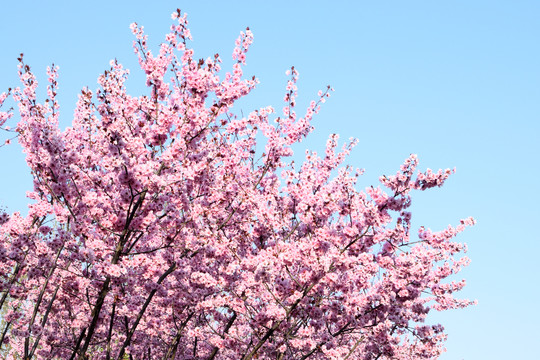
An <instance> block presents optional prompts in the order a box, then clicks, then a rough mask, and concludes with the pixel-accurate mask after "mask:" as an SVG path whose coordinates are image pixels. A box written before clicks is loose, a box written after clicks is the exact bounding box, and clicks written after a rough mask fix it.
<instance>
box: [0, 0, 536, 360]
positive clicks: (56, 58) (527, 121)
mask: <svg viewBox="0 0 540 360" xmlns="http://www.w3.org/2000/svg"><path fill="white" fill-rule="evenodd" d="M177 7H179V8H181V9H182V10H183V11H186V12H187V13H188V14H189V15H188V20H189V22H190V28H191V31H192V34H193V38H194V42H193V43H192V48H194V49H195V54H196V57H201V58H206V57H208V56H212V55H213V54H214V53H216V52H218V53H219V54H220V55H221V57H222V59H223V60H224V69H228V65H230V64H231V63H232V61H231V58H230V54H231V52H232V49H233V47H234V40H235V39H236V37H237V36H238V33H239V32H240V31H241V30H243V29H245V27H246V26H249V27H250V28H251V29H252V31H253V32H254V34H255V42H254V44H253V46H252V48H251V49H250V52H249V53H248V60H247V61H248V66H247V70H246V71H245V73H246V75H252V74H253V75H256V76H257V77H258V78H259V80H260V81H261V84H260V85H259V87H258V88H257V89H256V90H255V91H254V92H253V93H252V94H251V95H250V96H249V97H248V98H247V99H245V100H244V101H242V102H241V103H240V104H239V106H238V107H236V110H237V111H240V110H243V112H244V114H246V113H248V112H249V111H250V110H252V109H255V108H259V107H261V106H266V105H273V106H275V107H276V108H277V109H281V107H282V98H283V94H284V86H285V82H286V80H287V77H286V76H285V70H287V69H288V68H289V67H290V66H291V65H294V66H295V67H296V68H297V69H298V71H299V73H300V81H299V84H298V86H299V105H300V106H299V108H300V109H302V108H304V107H305V105H307V104H308V103H309V101H310V100H311V99H312V98H315V96H316V93H317V91H318V90H319V89H324V88H325V86H326V85H327V84H331V85H332V86H333V87H334V88H335V92H334V94H333V96H332V98H330V99H329V101H328V102H327V103H326V104H324V106H323V108H322V111H321V113H320V114H319V116H317V117H316V119H315V122H314V125H315V127H316V130H315V132H314V133H313V134H312V135H311V136H310V137H309V138H308V139H307V140H305V141H304V142H303V143H302V144H301V146H300V147H299V148H298V149H299V151H298V154H299V156H302V154H303V149H304V148H310V149H314V150H319V151H322V150H323V149H324V144H325V142H326V139H327V137H328V135H329V134H331V133H334V132H335V133H339V134H341V136H342V139H347V138H349V137H351V136H352V137H356V138H358V139H359V140H360V143H359V145H358V146H357V147H356V149H355V150H354V151H353V153H352V154H351V156H350V157H349V159H348V163H349V164H351V165H354V166H356V167H361V168H365V169H366V173H365V175H364V176H363V177H362V178H361V180H360V184H359V187H362V188H363V187H365V186H368V185H371V184H374V185H376V184H377V179H378V177H379V175H382V174H390V173H394V172H395V171H396V170H397V169H398V167H399V165H400V164H401V163H402V161H403V160H404V159H405V158H406V157H407V156H408V155H409V154H410V153H416V154H418V156H419V158H420V167H421V168H422V169H425V168H427V167H430V168H433V169H438V168H440V167H442V168H447V167H450V168H452V167H454V166H455V167H456V168H457V173H456V174H455V175H453V176H452V177H451V178H450V179H449V180H448V182H447V184H446V185H445V186H444V187H442V188H437V189H432V190H431V191H427V192H423V193H415V194H414V195H415V196H414V197H413V225H415V228H418V227H419V226H420V225H425V226H427V227H431V228H432V229H436V230H441V229H443V228H444V227H446V226H447V225H448V224H457V223H458V222H459V219H461V218H465V217H467V216H474V217H475V218H476V219H477V220H478V224H477V225H476V226H475V227H474V228H470V229H468V230H467V231H466V232H465V233H463V234H462V235H461V236H460V238H459V239H460V240H462V241H465V242H467V243H468V245H469V253H468V256H469V257H470V258H471V259H472V264H471V265H470V266H469V267H468V268H467V269H465V270H464V271H463V272H462V275H463V277H465V278H466V279H467V281H468V286H467V287H466V289H465V290H464V291H463V292H462V293H461V295H462V296H463V297H468V298H471V299H472V298H476V299H478V301H479V304H478V305H477V306H476V307H471V308H468V309H466V310H454V311H450V312H446V313H440V314H436V313H433V314H431V319H432V321H433V322H441V323H443V325H445V327H446V329H447V331H448V333H449V340H448V342H447V348H448V352H447V353H446V354H445V355H444V356H443V357H442V359H443V360H453V359H457V360H459V359H470V360H473V359H537V358H540V355H539V354H538V347H537V344H538V343H539V342H540V330H539V326H540V310H539V307H538V304H540V301H539V296H540V290H539V289H540V281H539V279H540V270H539V265H540V261H539V257H538V256H539V252H540V236H539V232H538V224H540V211H539V204H540V195H539V193H540V192H539V191H538V189H537V187H538V186H539V185H540V181H539V178H540V170H539V169H540V164H539V155H540V126H539V122H538V120H539V116H540V106H539V99H540V51H539V45H538V44H539V35H540V22H539V21H538V18H539V16H540V2H537V1H436V2H435V1H380V2H365V1H349V2H347V1H341V2H336V3H333V4H331V5H330V3H329V2H319V1H296V2H295V1H271V2H262V1H231V2H225V1H191V2H190V1H159V2H153V3H150V2H142V1H129V2H128V1H102V0H94V1H85V2H82V1H80V2H79V1H43V2H37V1H35V2H23V1H19V2H14V1H11V2H7V3H5V4H2V7H1V11H0V32H1V34H2V36H1V38H0V91H5V90H6V89H7V88H8V87H13V86H18V79H17V74H16V73H17V69H16V65H17V60H16V58H17V56H18V54H19V53H20V52H24V53H25V60H26V62H27V63H28V64H29V65H30V66H31V67H32V69H33V70H34V72H35V73H36V75H37V76H38V80H39V81H40V82H41V84H43V85H45V82H46V74H45V68H46V66H47V65H49V64H50V63H52V62H54V63H55V64H57V65H59V66H60V79H59V84H60V90H59V91H60V95H59V96H60V102H61V106H62V107H61V113H62V115H61V125H62V127H65V126H68V125H69V124H70V122H71V119H70V116H71V114H72V113H73V109H74V105H75V102H76V99H77V93H78V91H79V90H80V89H81V88H82V87H83V86H89V87H90V88H96V87H97V83H96V79H97V76H98V75H99V74H100V73H102V72H103V70H105V69H106V68H107V67H108V63H109V60H110V59H113V58H117V59H118V60H119V61H120V62H121V63H123V64H124V65H125V66H126V67H128V68H130V69H131V70H132V76H131V80H130V81H129V82H128V86H129V87H130V88H131V89H133V93H134V94H139V93H141V92H142V91H143V88H142V87H141V86H142V85H143V83H144V82H143V81H144V80H143V75H142V74H141V73H140V72H138V71H137V69H138V65H137V60H136V57H135V55H134V54H133V51H132V40H133V36H132V35H131V32H130V30H129V24H130V23H131V22H133V21H136V22H138V23H139V24H140V25H143V26H144V27H145V30H146V31H147V33H148V34H149V36H150V43H151V44H153V45H154V47H153V48H154V49H157V45H158V44H159V43H160V42H161V41H162V40H163V39H164V35H165V33H166V32H167V31H168V28H169V26H170V24H171V19H170V13H171V12H173V11H174V10H175V9H176V8H177ZM43 90H44V87H43V88H42V89H41V91H42V93H43ZM0 136H4V134H0ZM4 138H5V136H4ZM0 162H1V163H2V169H3V173H2V176H1V177H0V188H1V189H3V190H1V191H0V204H3V205H4V206H6V207H7V208H8V209H9V210H10V211H16V210H20V211H23V212H24V211H25V204H26V199H25V197H24V196H25V191H27V190H30V189H31V187H32V183H31V178H30V175H29V172H28V170H27V168H26V164H25V163H24V158H23V157H22V155H21V153H20V148H19V147H18V146H17V145H10V146H5V147H2V148H0Z"/></svg>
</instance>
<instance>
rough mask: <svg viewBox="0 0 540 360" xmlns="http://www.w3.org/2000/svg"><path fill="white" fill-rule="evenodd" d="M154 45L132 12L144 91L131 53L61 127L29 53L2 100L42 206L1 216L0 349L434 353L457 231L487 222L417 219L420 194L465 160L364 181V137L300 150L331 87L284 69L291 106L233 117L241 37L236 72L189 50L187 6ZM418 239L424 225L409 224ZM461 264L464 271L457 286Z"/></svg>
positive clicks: (31, 353)
mask: <svg viewBox="0 0 540 360" xmlns="http://www.w3.org/2000/svg"><path fill="white" fill-rule="evenodd" d="M172 19H173V21H174V24H173V25H172V26H171V31H170V33H169V34H167V35H166V36H165V42H164V43H162V44H161V45H160V47H159V50H158V51H157V52H155V51H151V50H149V44H148V38H147V36H146V35H145V33H144V31H143V27H142V26H139V25H138V24H136V23H134V24H131V26H130V28H131V31H132V32H133V34H134V37H135V40H134V46H133V48H134V51H135V54H136V56H137V57H138V59H139V64H140V67H141V69H142V71H143V72H144V74H146V86H147V89H148V91H147V94H146V95H143V96H131V95H129V94H128V92H127V89H126V86H125V82H126V80H127V78H128V76H129V71H128V70H127V69H125V68H124V67H123V66H122V65H121V64H120V63H119V62H118V61H116V60H113V61H111V63H110V69H108V70H107V71H105V72H104V74H102V75H101V76H99V79H98V82H99V85H100V87H99V89H97V90H91V89H88V88H85V89H83V90H82V91H81V93H80V95H79V97H78V102H77V106H76V110H75V114H74V117H73V121H72V124H71V127H68V128H67V129H65V130H64V131H62V130H60V128H59V125H58V117H59V108H60V107H59V104H58V101H57V91H58V84H57V77H58V71H59V69H58V67H56V66H54V65H53V66H51V67H49V68H48V69H47V75H48V85H47V92H46V100H45V101H43V102H40V101H39V100H38V99H37V98H38V97H37V96H36V89H37V86H38V82H37V79H36V76H35V75H34V73H33V72H32V71H31V69H30V66H29V65H27V64H26V63H25V62H24V59H23V55H22V54H21V56H20V58H19V64H20V65H19V77H20V80H21V82H22V85H21V86H20V87H17V88H13V89H10V90H9V91H8V92H6V93H3V94H1V95H0V106H1V105H2V104H3V103H5V101H6V99H8V98H11V99H12V100H14V101H15V102H16V104H17V105H18V109H17V110H18V115H15V114H14V112H13V111H11V110H6V109H4V110H5V111H3V112H0V126H2V127H4V128H6V127H7V126H6V125H7V124H8V123H10V122H11V121H12V120H13V119H14V118H15V117H17V118H18V119H19V121H18V123H14V124H11V126H12V129H13V130H12V131H14V133H15V134H17V137H16V139H17V141H18V142H19V144H20V145H21V146H22V148H23V149H24V153H25V156H26V162H27V164H28V166H29V167H30V169H31V173H32V176H33V179H34V188H33V190H32V191H31V192H29V193H28V198H29V200H30V205H29V207H28V209H29V210H28V215H27V216H22V215H21V214H19V213H13V214H11V215H9V214H7V213H2V214H0V270H1V271H0V294H1V295H0V296H1V297H0V307H1V314H2V315H1V316H2V317H1V321H2V326H1V327H0V330H1V333H0V346H1V347H0V354H1V355H2V357H5V358H7V359H79V360H82V359H119V360H120V359H186V360H187V359H208V360H210V359H216V360H217V359H229V360H240V359H241V360H251V359H277V360H285V359H289V360H299V359H334V360H338V359H350V360H353V359H358V360H360V359H361V360H374V359H381V360H382V359H397V360H406V359H408V360H412V359H436V358H438V357H439V355H440V354H441V353H442V352H444V351H445V348H444V341H445V339H446V334H445V332H444V328H443V326H442V325H440V324H431V323H430V321H429V320H430V319H429V316H428V314H429V312H430V311H432V310H433V311H435V310H437V311H439V310H448V309H456V308H463V307H466V306H468V305H471V304H473V303H474V302H473V301H469V300H466V299H460V298H455V297H454V295H455V293H456V292H457V291H458V290H460V289H462V288H463V287H464V285H465V281H462V280H459V279H457V280H456V278H455V274H456V273H458V272H459V271H460V269H461V268H462V267H464V266H466V265H467V264H468V263H469V260H468V258H467V257H465V256H464V255H463V253H464V252H465V251H466V246H465V245H464V244H462V243H459V242H455V241H454V238H455V237H456V235H457V234H458V233H459V232H461V231H463V230H464V228H465V227H466V226H470V225H473V224H474V220H473V219H472V218H468V219H464V220H461V221H458V222H457V224H456V226H455V227H451V226H450V227H448V228H446V229H443V230H442V231H433V230H431V229H429V228H428V227H421V228H420V229H418V230H414V229H411V212H409V211H408V210H409V207H410V205H411V201H412V193H413V192H415V191H423V190H427V189H429V188H432V187H440V186H442V185H443V184H444V182H445V180H446V179H447V178H448V177H449V176H450V175H451V174H452V173H453V170H450V169H446V170H438V171H432V170H430V169H428V170H427V171H424V172H423V171H419V170H418V158H417V156H416V155H410V156H409V157H408V158H407V159H405V161H404V163H403V165H402V166H401V168H400V169H399V170H398V171H397V172H396V173H395V174H394V175H386V176H381V178H380V182H381V186H372V187H368V188H366V189H365V190H358V189H357V187H356V181H357V178H358V177H359V176H361V173H362V171H361V170H357V169H354V168H352V167H350V166H347V165H345V160H346V157H347V155H348V154H349V153H350V151H351V150H352V148H353V147H354V146H355V144H356V140H354V139H351V140H349V141H346V142H344V143H343V144H341V143H340V140H339V136H338V135H336V134H333V135H331V136H330V138H329V139H328V141H327V143H326V150H325V151H324V153H323V154H317V153H316V152H312V151H307V152H306V154H305V160H304V161H303V163H302V164H297V163H295V162H294V161H293V160H292V155H293V150H292V147H293V145H295V144H297V143H298V142H300V141H301V140H302V139H303V138H305V137H306V136H308V134H309V133H310V132H311V131H312V130H313V125H312V119H313V117H314V116H315V114H317V113H318V112H319V109H320V106H321V105H322V103H324V101H325V100H326V99H327V98H328V97H329V96H330V93H331V92H332V89H331V88H330V87H326V88H325V89H323V90H321V91H320V92H319V93H318V94H317V97H316V98H315V99H314V100H313V101H311V103H310V104H309V105H308V107H307V109H305V110H304V109H298V108H297V104H296V99H297V96H298V94H297V91H298V89H297V80H298V76H299V73H298V71H297V69H296V68H294V67H292V68H291V69H290V70H288V71H287V74H288V78H289V80H288V81H287V83H286V84H284V85H285V88H286V91H285V95H284V104H283V105H282V110H279V111H278V110H276V109H274V108H273V107H270V106H268V107H264V108H261V109H258V110H254V111H252V112H251V113H249V114H245V115H242V114H238V113H236V112H235V111H234V110H235V109H234V104H235V102H236V101H237V100H239V99H240V98H243V97H244V96H246V95H248V94H249V93H250V92H251V91H252V90H253V89H254V88H255V87H256V85H257V83H258V80H257V79H256V78H255V77H246V76H245V75H244V69H245V65H246V59H247V57H246V53H247V52H248V49H249V47H250V45H251V44H252V41H253V34H252V32H251V31H250V29H249V28H247V29H246V30H244V31H242V32H241V33H240V36H239V37H238V39H237V40H236V43H235V47H234V50H233V53H232V58H233V59H234V61H235V63H234V65H233V67H232V69H231V70H230V71H229V72H226V73H225V74H224V75H223V74H222V71H221V59H220V56H219V55H217V54H216V55H215V56H214V57H211V58H208V59H200V60H199V59H196V58H194V51H193V50H192V49H191V48H190V47H189V40H190V39H191V34H190V31H189V29H188V28H187V25H188V22H187V18H186V14H185V13H182V12H180V10H178V11H177V12H175V13H174V14H173V15H172ZM411 231H412V233H413V235H411ZM450 276H452V279H448V278H449V277H450Z"/></svg>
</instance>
